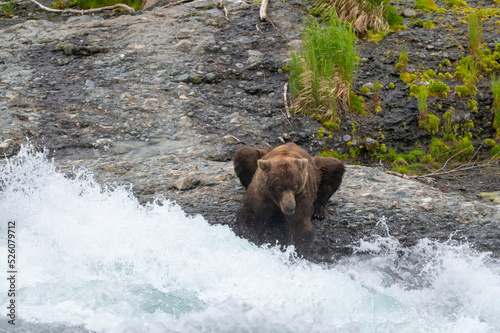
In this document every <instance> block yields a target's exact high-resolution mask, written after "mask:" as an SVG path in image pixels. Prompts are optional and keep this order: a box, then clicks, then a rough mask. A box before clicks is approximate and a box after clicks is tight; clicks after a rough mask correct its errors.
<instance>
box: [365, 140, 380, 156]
mask: <svg viewBox="0 0 500 333" xmlns="http://www.w3.org/2000/svg"><path fill="white" fill-rule="evenodd" d="M366 141H367V142H370V143H366V144H365V149H366V151H367V152H368V155H370V156H374V155H375V154H376V153H377V150H378V147H379V145H380V143H379V142H378V141H377V140H370V139H369V138H367V140H366Z"/></svg>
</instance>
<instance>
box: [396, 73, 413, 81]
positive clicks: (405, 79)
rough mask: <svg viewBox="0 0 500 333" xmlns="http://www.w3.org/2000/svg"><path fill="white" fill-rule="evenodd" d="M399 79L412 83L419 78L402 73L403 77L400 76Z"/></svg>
mask: <svg viewBox="0 0 500 333" xmlns="http://www.w3.org/2000/svg"><path fill="white" fill-rule="evenodd" d="M399 78H400V79H401V81H403V82H404V83H410V82H412V81H415V80H416V79H417V76H416V75H415V74H410V73H406V72H404V73H401V75H400V76H399Z"/></svg>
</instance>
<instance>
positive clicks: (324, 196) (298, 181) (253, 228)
mask: <svg viewBox="0 0 500 333" xmlns="http://www.w3.org/2000/svg"><path fill="white" fill-rule="evenodd" d="M234 170H235V172H236V175H237V176H238V178H239V179H240V181H241V184H242V185H243V186H244V187H245V188H246V189H247V190H246V192H245V194H244V195H243V200H242V205H241V207H240V208H239V209H238V211H237V213H236V227H235V232H236V234H237V235H239V236H242V237H244V238H247V239H249V240H251V241H253V242H254V243H256V244H257V245H261V244H263V243H264V242H270V243H273V241H278V242H279V243H280V244H282V245H292V244H293V245H294V246H295V248H296V251H297V254H299V255H302V256H307V255H308V254H309V250H310V245H311V242H312V240H313V237H314V229H313V226H312V224H311V217H315V218H319V219H323V218H325V213H326V208H325V206H326V204H327V203H328V200H329V199H330V197H331V196H332V195H333V193H334V192H335V191H337V189H338V188H339V186H340V183H341V182H342V177H343V175H344V172H345V168H344V164H343V163H342V162H341V161H339V160H338V159H336V158H332V157H321V156H315V157H314V158H312V157H311V156H310V155H309V154H308V153H307V152H306V151H305V150H304V149H302V148H300V147H299V146H297V145H296V144H294V143H287V144H285V145H282V146H279V147H277V148H275V149H273V150H270V149H259V148H253V147H241V148H239V149H238V150H237V151H236V153H235V155H234Z"/></svg>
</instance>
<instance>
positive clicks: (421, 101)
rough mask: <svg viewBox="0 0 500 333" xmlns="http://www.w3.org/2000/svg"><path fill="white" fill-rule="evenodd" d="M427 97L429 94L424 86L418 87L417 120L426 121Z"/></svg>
mask: <svg viewBox="0 0 500 333" xmlns="http://www.w3.org/2000/svg"><path fill="white" fill-rule="evenodd" d="M428 95H429V92H428V90H427V87H426V86H422V87H420V89H419V90H418V95H417V103H418V112H419V119H420V120H421V121H425V120H427V116H428V113H427V108H428V107H427V96H428Z"/></svg>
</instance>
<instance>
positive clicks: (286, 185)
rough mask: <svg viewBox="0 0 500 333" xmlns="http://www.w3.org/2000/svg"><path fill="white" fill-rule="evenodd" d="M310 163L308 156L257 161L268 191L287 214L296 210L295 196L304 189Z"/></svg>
mask: <svg viewBox="0 0 500 333" xmlns="http://www.w3.org/2000/svg"><path fill="white" fill-rule="evenodd" d="M308 163H309V160H308V159H307V158H294V157H285V158H276V159H268V160H258V161H257V164H258V167H259V169H260V170H261V173H262V175H263V177H264V179H265V182H264V183H265V185H264V186H265V187H266V189H267V193H268V194H269V196H270V198H271V199H272V200H273V201H274V203H275V204H276V205H277V206H278V207H279V208H280V209H281V211H282V212H283V214H285V215H292V214H293V213H294V212H295V207H296V201H295V198H296V196H297V195H299V194H300V193H301V192H302V191H303V190H304V187H305V185H306V182H307V179H308V171H307V165H308Z"/></svg>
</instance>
